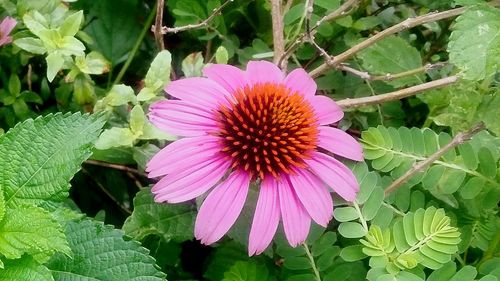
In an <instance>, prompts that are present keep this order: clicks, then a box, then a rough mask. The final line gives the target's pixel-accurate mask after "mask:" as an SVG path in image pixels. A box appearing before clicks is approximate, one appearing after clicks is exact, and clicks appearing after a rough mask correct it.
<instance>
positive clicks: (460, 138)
mask: <svg viewBox="0 0 500 281" xmlns="http://www.w3.org/2000/svg"><path fill="white" fill-rule="evenodd" d="M484 129H485V125H484V123H483V122H480V123H478V124H477V125H476V126H474V127H472V128H471V129H470V130H468V131H467V132H464V133H458V134H457V135H456V136H455V137H454V138H453V139H452V140H451V141H450V142H449V143H448V144H447V145H445V146H443V147H441V148H440V149H439V150H438V151H436V152H435V153H434V154H432V155H431V156H429V158H427V159H425V160H422V161H420V162H418V163H417V164H415V165H413V167H412V168H411V169H410V170H408V171H407V172H406V173H405V174H404V175H402V176H401V177H399V178H398V179H396V180H395V181H394V182H393V183H391V184H390V185H389V186H388V187H387V188H386V189H385V191H384V192H385V195H386V196H387V195H388V194H390V193H391V192H394V191H396V190H397V189H398V188H399V187H400V186H402V185H403V184H404V183H406V182H407V181H408V180H409V179H410V178H411V177H413V176H414V175H415V174H417V173H419V172H421V171H423V170H424V169H425V168H427V166H429V165H431V164H432V163H433V162H434V161H436V160H438V159H439V158H441V156H443V155H444V154H445V153H446V152H448V151H449V150H451V149H453V148H455V147H456V146H458V145H459V144H462V143H464V142H466V141H468V140H470V139H471V138H472V137H473V136H474V135H475V134H477V133H479V132H480V131H482V130H484Z"/></svg>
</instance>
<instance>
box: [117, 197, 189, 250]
mask: <svg viewBox="0 0 500 281" xmlns="http://www.w3.org/2000/svg"><path fill="white" fill-rule="evenodd" d="M194 217H195V210H193V208H192V206H190V205H188V204H159V203H155V202H154V200H153V196H152V194H151V191H150V190H149V189H143V190H141V191H140V192H139V193H137V195H136V197H135V198H134V212H133V213H132V215H131V216H130V217H128V218H127V220H126V221H125V224H124V225H123V230H124V231H125V233H126V234H127V235H130V236H132V237H134V238H135V239H138V240H141V239H143V238H145V237H146V236H147V235H151V234H153V235H158V236H160V237H163V238H164V239H165V240H167V241H169V240H174V241H178V242H182V241H185V240H189V239H192V238H193V227H194Z"/></svg>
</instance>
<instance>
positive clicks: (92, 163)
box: [84, 160, 146, 177]
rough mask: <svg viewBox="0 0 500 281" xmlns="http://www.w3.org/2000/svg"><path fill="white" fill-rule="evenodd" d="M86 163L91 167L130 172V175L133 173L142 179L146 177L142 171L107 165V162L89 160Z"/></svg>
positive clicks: (111, 164)
mask: <svg viewBox="0 0 500 281" xmlns="http://www.w3.org/2000/svg"><path fill="white" fill-rule="evenodd" d="M84 163H85V164H89V165H94V166H101V167H106V168H110V169H115V170H120V171H124V172H128V173H132V174H135V175H138V176H141V177H145V176H146V175H145V174H144V173H142V172H141V171H139V170H137V169H134V168H130V167H127V166H125V165H120V164H113V163H107V162H103V161H98V160H87V161H85V162H84Z"/></svg>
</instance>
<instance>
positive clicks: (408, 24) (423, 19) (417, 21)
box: [309, 7, 467, 77]
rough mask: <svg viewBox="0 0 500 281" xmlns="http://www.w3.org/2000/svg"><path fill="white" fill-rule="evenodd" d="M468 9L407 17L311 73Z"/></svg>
mask: <svg viewBox="0 0 500 281" xmlns="http://www.w3.org/2000/svg"><path fill="white" fill-rule="evenodd" d="M466 9H467V8H465V7H462V8H456V9H452V10H448V11H444V12H439V13H435V12H433V13H428V14H426V15H423V16H419V17H415V18H408V19H406V20H404V21H402V22H400V23H398V24H396V25H393V26H391V27H389V28H387V29H385V30H383V31H381V32H379V33H377V34H376V35H374V36H372V37H370V38H368V39H366V40H364V41H362V42H361V43H359V44H357V45H355V46H353V47H351V48H350V49H348V50H347V51H345V52H343V53H341V54H339V55H337V56H334V57H331V59H330V60H327V61H326V62H325V63H323V64H321V65H320V66H318V67H317V68H315V69H313V70H312V71H311V72H310V73H309V74H310V75H311V76H312V77H318V76H319V75H321V74H323V73H324V72H325V71H327V70H328V69H330V68H335V67H336V66H338V65H340V64H341V63H343V62H344V61H346V60H347V59H349V58H350V57H352V56H353V55H354V54H356V53H358V52H359V51H361V50H363V49H365V48H367V47H369V46H371V45H373V44H375V43H377V42H378V41H380V40H382V39H384V38H386V37H389V36H391V35H393V34H395V33H398V32H401V31H403V30H406V29H410V28H412V27H415V26H418V25H422V24H425V23H429V22H434V21H438V20H442V19H446V18H451V17H455V16H458V15H460V14H462V13H463V12H464V11H465V10H466Z"/></svg>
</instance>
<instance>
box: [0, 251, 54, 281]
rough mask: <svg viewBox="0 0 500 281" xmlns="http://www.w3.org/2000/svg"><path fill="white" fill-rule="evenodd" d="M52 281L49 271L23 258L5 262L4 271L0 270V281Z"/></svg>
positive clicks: (31, 259) (30, 259)
mask: <svg viewBox="0 0 500 281" xmlns="http://www.w3.org/2000/svg"><path fill="white" fill-rule="evenodd" d="M14 280H15V281H25V280H26V281H31V280H36V281H54V278H53V277H52V274H51V272H50V270H49V269H48V268H47V267H45V266H44V265H41V264H39V263H38V262H36V261H35V260H34V259H33V258H31V257H29V256H24V257H22V258H20V259H16V260H7V261H5V264H4V269H0V281H14Z"/></svg>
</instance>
